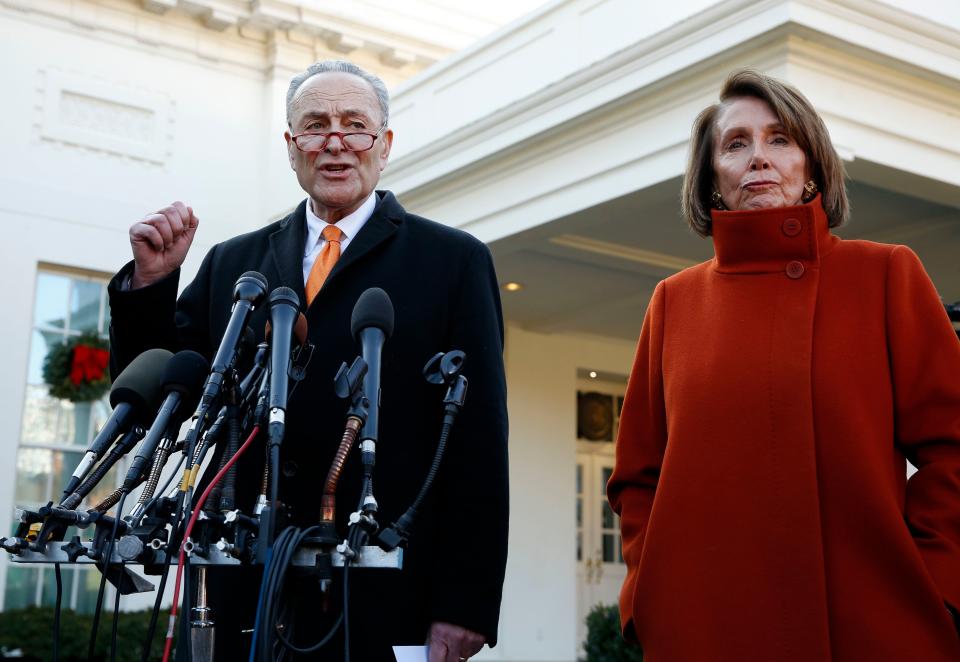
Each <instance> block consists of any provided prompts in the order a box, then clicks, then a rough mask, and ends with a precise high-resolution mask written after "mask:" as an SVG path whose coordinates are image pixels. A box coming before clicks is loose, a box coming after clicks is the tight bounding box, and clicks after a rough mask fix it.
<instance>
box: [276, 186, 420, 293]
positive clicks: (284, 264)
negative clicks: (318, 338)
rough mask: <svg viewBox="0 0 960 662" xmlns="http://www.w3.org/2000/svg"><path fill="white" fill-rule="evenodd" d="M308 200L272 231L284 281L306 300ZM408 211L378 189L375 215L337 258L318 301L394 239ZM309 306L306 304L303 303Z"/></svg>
mask: <svg viewBox="0 0 960 662" xmlns="http://www.w3.org/2000/svg"><path fill="white" fill-rule="evenodd" d="M306 209H307V200H304V201H303V202H301V203H300V204H299V205H298V206H297V208H296V209H295V210H294V211H293V213H292V214H290V215H289V216H287V217H286V218H285V219H283V221H281V223H280V227H279V229H277V230H276V231H275V232H273V233H271V234H270V251H271V253H272V254H273V259H274V261H275V263H276V267H277V271H278V272H279V273H280V280H281V282H280V285H285V286H286V287H289V288H291V289H292V290H293V291H294V292H296V293H297V296H299V297H300V301H302V302H306V293H305V292H304V283H303V268H302V265H303V249H304V244H305V242H306V240H307V212H306ZM405 215H406V212H405V211H404V209H403V207H402V206H401V205H400V203H399V202H398V201H397V199H396V197H395V196H394V195H393V193H391V192H390V191H377V206H376V208H375V209H374V210H373V215H372V216H371V217H370V219H369V220H368V221H367V222H366V223H365V224H364V226H363V228H362V229H361V230H360V232H359V233H357V236H356V237H354V238H353V240H352V241H351V242H350V245H349V246H348V247H347V250H346V251H344V253H343V255H342V256H341V257H340V259H339V260H337V263H336V265H335V266H334V267H333V271H331V272H330V275H329V276H328V277H327V280H326V282H325V283H324V285H323V289H321V290H320V294H319V295H318V296H317V298H316V299H314V301H317V300H319V299H320V298H321V297H322V295H323V292H324V290H326V289H328V287H329V286H331V285H330V284H331V283H332V282H334V281H336V280H338V279H339V278H342V277H343V276H342V274H343V273H344V272H346V271H349V270H350V269H351V267H352V266H353V265H355V264H357V263H358V262H360V261H362V260H363V258H364V257H365V256H366V255H367V254H368V253H370V252H371V251H372V250H373V249H374V248H376V247H377V246H379V245H380V244H382V243H383V242H385V241H388V240H389V239H391V238H392V237H393V235H394V233H395V232H396V231H397V228H398V227H399V226H400V224H401V223H402V222H403V218H404V216H405ZM302 307H303V308H306V305H303V306H302Z"/></svg>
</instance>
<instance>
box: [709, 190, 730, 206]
mask: <svg viewBox="0 0 960 662" xmlns="http://www.w3.org/2000/svg"><path fill="white" fill-rule="evenodd" d="M710 202H712V203H713V208H714V209H717V210H719V211H724V210H725V209H726V208H727V207H726V205H724V204H723V196H722V195H720V191H714V192H713V193H711V194H710Z"/></svg>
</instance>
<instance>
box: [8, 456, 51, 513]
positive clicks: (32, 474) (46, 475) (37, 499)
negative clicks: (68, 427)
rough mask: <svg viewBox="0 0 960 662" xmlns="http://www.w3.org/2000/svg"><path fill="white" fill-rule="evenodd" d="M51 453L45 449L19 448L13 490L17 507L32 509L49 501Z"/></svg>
mask: <svg viewBox="0 0 960 662" xmlns="http://www.w3.org/2000/svg"><path fill="white" fill-rule="evenodd" d="M53 453H54V452H53V451H50V450H47V449H45V448H21V449H20V450H19V451H18V452H17V482H16V488H15V490H14V501H15V502H16V505H17V506H23V507H26V508H31V509H33V508H35V507H36V506H41V505H44V504H46V503H47V502H48V501H50V500H51V498H50V497H51V495H50V492H51V487H50V476H51V474H52V473H53Z"/></svg>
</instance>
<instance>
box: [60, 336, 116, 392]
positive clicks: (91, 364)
mask: <svg viewBox="0 0 960 662" xmlns="http://www.w3.org/2000/svg"><path fill="white" fill-rule="evenodd" d="M109 363H110V352H109V351H107V350H105V349H100V348H99V347H91V346H90V345H77V346H76V347H74V348H73V362H72V363H71V366H70V381H71V382H73V385H74V386H79V385H80V382H87V383H90V382H95V381H98V380H100V379H103V375H104V373H105V372H106V371H107V365H109Z"/></svg>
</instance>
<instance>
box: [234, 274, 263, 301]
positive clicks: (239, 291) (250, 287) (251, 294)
mask: <svg viewBox="0 0 960 662" xmlns="http://www.w3.org/2000/svg"><path fill="white" fill-rule="evenodd" d="M265 296H267V279H266V277H265V276H264V275H263V274H262V273H260V272H259V271H247V272H245V273H244V274H243V275H241V276H240V278H238V279H237V283H236V284H235V285H234V286H233V300H234V301H240V300H243V301H250V302H251V303H253V304H254V305H255V306H259V305H260V302H261V301H263V297H265Z"/></svg>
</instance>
